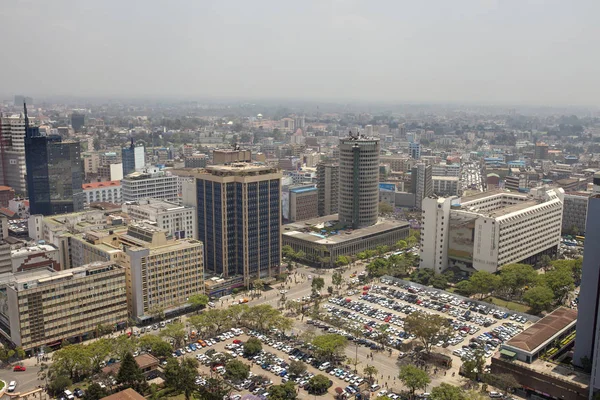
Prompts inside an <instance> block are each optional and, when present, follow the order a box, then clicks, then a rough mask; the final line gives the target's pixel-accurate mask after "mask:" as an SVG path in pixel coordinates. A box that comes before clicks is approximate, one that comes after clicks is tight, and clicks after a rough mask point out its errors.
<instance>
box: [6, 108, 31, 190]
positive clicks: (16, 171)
mask: <svg viewBox="0 0 600 400" xmlns="http://www.w3.org/2000/svg"><path fill="white" fill-rule="evenodd" d="M0 158H1V160H0V181H1V182H2V184H3V185H6V186H10V187H11V188H13V189H14V190H15V193H17V194H19V195H21V196H26V195H27V181H26V180H25V176H26V175H27V172H26V171H27V169H26V164H25V118H23V116H22V115H21V114H3V115H0Z"/></svg>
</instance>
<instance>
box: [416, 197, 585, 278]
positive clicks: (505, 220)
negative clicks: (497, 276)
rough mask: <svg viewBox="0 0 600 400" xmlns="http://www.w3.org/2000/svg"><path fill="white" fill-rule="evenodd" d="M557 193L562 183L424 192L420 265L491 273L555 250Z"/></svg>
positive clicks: (531, 261)
mask: <svg viewBox="0 0 600 400" xmlns="http://www.w3.org/2000/svg"><path fill="white" fill-rule="evenodd" d="M563 198H564V192H563V190H562V189H560V188H556V189H549V188H547V187H542V188H535V189H532V190H531V192H530V194H521V193H513V192H508V191H500V190H498V191H495V192H485V193H481V194H477V195H474V196H468V197H463V198H460V197H457V196H453V197H446V198H444V197H437V196H429V197H427V198H425V199H424V200H423V202H422V204H423V206H422V207H423V215H422V223H421V227H422V228H421V263H420V267H421V268H432V269H434V270H435V272H436V273H441V272H443V271H444V270H445V269H446V268H448V267H458V268H463V269H464V270H465V271H472V270H476V271H487V272H492V273H493V272H496V271H497V269H498V267H500V266H502V265H506V264H512V263H520V262H522V263H525V264H535V263H536V262H537V261H538V260H539V259H540V257H541V256H542V255H544V254H549V255H552V254H556V252H557V251H558V245H559V243H560V234H561V225H562V212H563ZM586 242H587V239H586Z"/></svg>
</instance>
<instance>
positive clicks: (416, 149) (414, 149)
mask: <svg viewBox="0 0 600 400" xmlns="http://www.w3.org/2000/svg"><path fill="white" fill-rule="evenodd" d="M408 152H409V154H410V158H412V159H415V160H419V159H420V158H421V144H420V143H416V142H410V143H409V144H408Z"/></svg>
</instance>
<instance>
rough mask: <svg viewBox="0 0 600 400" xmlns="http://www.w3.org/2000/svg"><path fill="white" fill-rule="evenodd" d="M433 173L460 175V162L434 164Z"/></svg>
mask: <svg viewBox="0 0 600 400" xmlns="http://www.w3.org/2000/svg"><path fill="white" fill-rule="evenodd" d="M431 174H432V175H433V176H460V164H433V165H432V166H431Z"/></svg>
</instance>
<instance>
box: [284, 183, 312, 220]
mask: <svg viewBox="0 0 600 400" xmlns="http://www.w3.org/2000/svg"><path fill="white" fill-rule="evenodd" d="M289 191H290V202H289V205H290V212H289V216H290V221H292V222H294V221H303V220H306V219H311V218H316V217H317V216H318V211H319V207H318V198H319V195H318V191H317V188H316V187H314V186H309V187H297V188H290V190H289Z"/></svg>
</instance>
